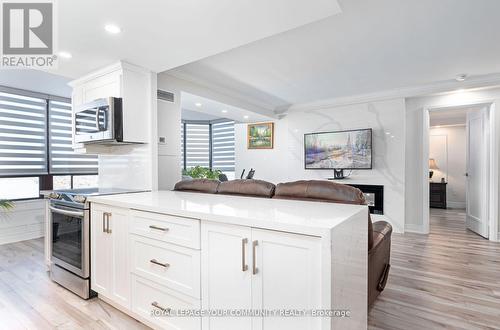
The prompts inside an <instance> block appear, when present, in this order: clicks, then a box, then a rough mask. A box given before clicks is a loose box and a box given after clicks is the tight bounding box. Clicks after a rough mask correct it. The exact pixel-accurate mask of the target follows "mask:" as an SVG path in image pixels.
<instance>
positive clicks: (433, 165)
mask: <svg viewBox="0 0 500 330" xmlns="http://www.w3.org/2000/svg"><path fill="white" fill-rule="evenodd" d="M433 170H439V167H438V166H437V164H436V160H435V159H434V158H430V159H429V179H432V175H433V174H434V171H433Z"/></svg>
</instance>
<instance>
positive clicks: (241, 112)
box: [181, 92, 273, 123]
mask: <svg viewBox="0 0 500 330" xmlns="http://www.w3.org/2000/svg"><path fill="white" fill-rule="evenodd" d="M197 104H198V105H197ZM181 109H182V119H184V120H214V119H220V118H227V119H232V120H234V121H236V122H240V123H252V122H262V121H269V120H272V119H273V118H270V117H267V116H264V115H260V114H257V113H255V112H251V111H248V110H245V109H241V108H238V107H234V106H231V105H228V104H224V103H221V102H218V101H214V100H211V99H208V98H205V97H201V96H196V95H193V94H190V93H185V92H183V93H182V94H181Z"/></svg>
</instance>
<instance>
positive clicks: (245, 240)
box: [241, 238, 248, 272]
mask: <svg viewBox="0 0 500 330" xmlns="http://www.w3.org/2000/svg"><path fill="white" fill-rule="evenodd" d="M247 243H248V238H243V239H242V240H241V271H242V272H246V271H247V270H248V265H247V262H246V256H245V245H246V244H247Z"/></svg>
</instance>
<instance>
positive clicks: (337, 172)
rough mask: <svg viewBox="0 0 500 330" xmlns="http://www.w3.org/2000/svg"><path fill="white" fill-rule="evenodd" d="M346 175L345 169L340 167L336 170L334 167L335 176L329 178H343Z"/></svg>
mask: <svg viewBox="0 0 500 330" xmlns="http://www.w3.org/2000/svg"><path fill="white" fill-rule="evenodd" d="M345 178H346V176H344V170H343V169H340V170H336V169H334V170H333V178H328V180H342V179H345Z"/></svg>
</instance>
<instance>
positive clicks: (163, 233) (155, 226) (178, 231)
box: [130, 211, 200, 249]
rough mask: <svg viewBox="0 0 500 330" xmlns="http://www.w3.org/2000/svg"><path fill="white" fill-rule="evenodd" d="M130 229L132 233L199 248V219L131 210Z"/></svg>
mask: <svg viewBox="0 0 500 330" xmlns="http://www.w3.org/2000/svg"><path fill="white" fill-rule="evenodd" d="M131 218H132V220H131V221H132V223H131V226H130V230H131V232H132V233H133V234H137V235H141V236H144V237H148V238H153V239H157V240H160V241H163V242H169V243H174V244H178V245H181V246H186V247H190V248H193V249H199V248H200V220H197V219H192V218H183V217H177V216H173V215H167V214H159V213H150V212H142V211H132V217H131Z"/></svg>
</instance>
